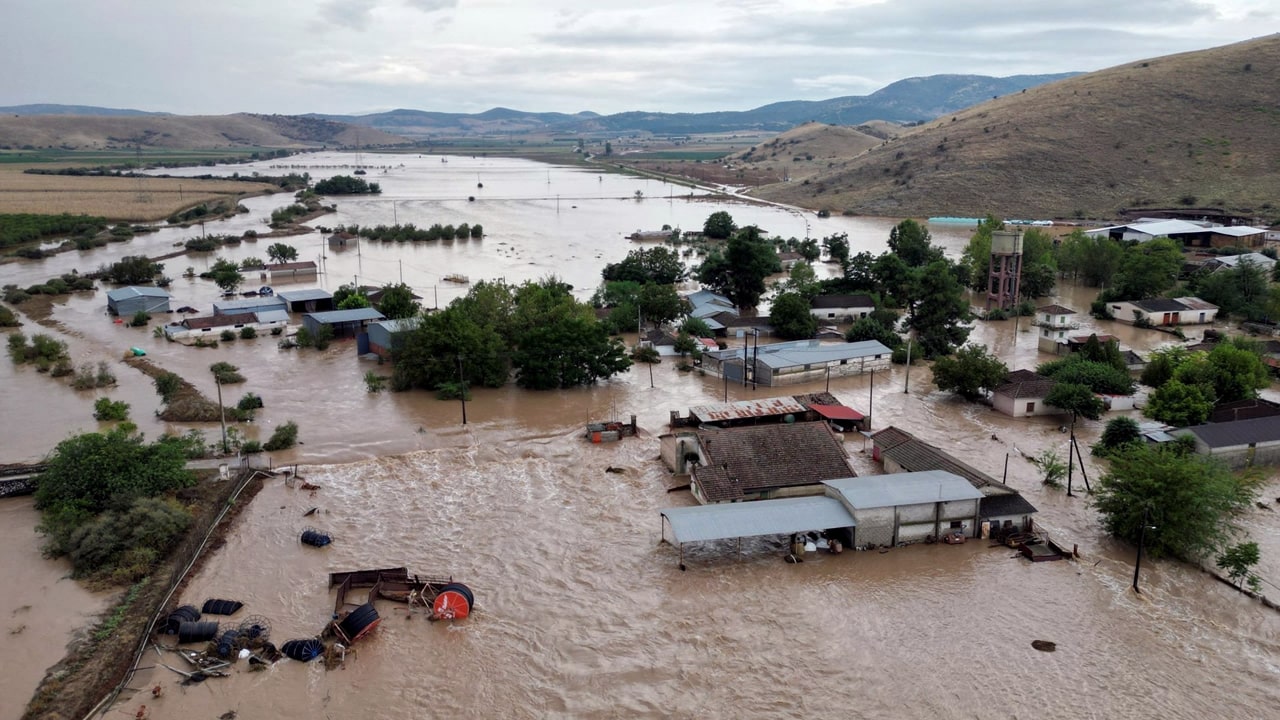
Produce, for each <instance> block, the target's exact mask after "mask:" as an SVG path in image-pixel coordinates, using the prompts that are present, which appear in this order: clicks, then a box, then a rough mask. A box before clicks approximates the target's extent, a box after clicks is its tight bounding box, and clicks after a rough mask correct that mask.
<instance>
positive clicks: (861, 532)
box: [853, 507, 894, 546]
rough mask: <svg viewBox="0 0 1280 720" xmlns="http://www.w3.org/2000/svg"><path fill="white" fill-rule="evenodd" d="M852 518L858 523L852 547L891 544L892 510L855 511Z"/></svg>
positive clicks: (889, 508)
mask: <svg viewBox="0 0 1280 720" xmlns="http://www.w3.org/2000/svg"><path fill="white" fill-rule="evenodd" d="M853 517H854V520H856V521H857V522H858V525H857V527H856V528H854V536H853V542H854V545H858V546H863V545H870V544H875V545H892V544H893V529H894V527H893V526H894V508H891V507H888V508H871V509H869V510H857V511H855V512H854V515H853Z"/></svg>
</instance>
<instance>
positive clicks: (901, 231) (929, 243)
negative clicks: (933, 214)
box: [889, 218, 942, 268]
mask: <svg viewBox="0 0 1280 720" xmlns="http://www.w3.org/2000/svg"><path fill="white" fill-rule="evenodd" d="M889 252H890V253H892V254H894V255H896V256H898V257H899V258H901V259H902V261H903V262H905V263H906V264H907V267H913V268H918V267H924V266H926V265H929V264H931V263H934V262H937V261H938V260H941V259H942V248H939V247H936V246H935V245H933V237H932V236H931V235H929V231H928V230H926V229H925V227H924V226H923V225H921V224H920V223H918V222H916V221H915V220H912V219H910V218H908V219H906V220H903V221H902V222H900V223H898V224H897V225H895V226H894V227H893V229H892V230H890V231H889Z"/></svg>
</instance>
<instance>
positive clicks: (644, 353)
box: [631, 345, 662, 363]
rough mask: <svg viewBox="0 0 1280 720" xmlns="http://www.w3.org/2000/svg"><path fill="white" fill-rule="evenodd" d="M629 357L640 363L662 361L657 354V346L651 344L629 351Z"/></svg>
mask: <svg viewBox="0 0 1280 720" xmlns="http://www.w3.org/2000/svg"><path fill="white" fill-rule="evenodd" d="M631 359H632V360H635V361H636V362H642V363H658V362H662V357H661V356H660V355H659V354H658V348H656V347H653V346H652V345H643V346H641V347H637V348H636V349H635V351H634V352H632V353H631Z"/></svg>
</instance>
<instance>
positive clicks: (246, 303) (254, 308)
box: [213, 295, 288, 315]
mask: <svg viewBox="0 0 1280 720" xmlns="http://www.w3.org/2000/svg"><path fill="white" fill-rule="evenodd" d="M286 309H288V308H286V307H285V303H284V300H282V299H281V298H280V296H279V295H265V296H257V297H247V298H244V299H242V300H218V301H216V302H214V303H213V314H214V315H240V314H243V313H256V312H263V311H266V310H286Z"/></svg>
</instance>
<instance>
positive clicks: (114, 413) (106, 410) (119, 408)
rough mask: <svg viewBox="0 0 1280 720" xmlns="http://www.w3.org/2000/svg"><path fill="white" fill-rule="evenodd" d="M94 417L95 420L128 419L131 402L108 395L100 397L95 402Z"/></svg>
mask: <svg viewBox="0 0 1280 720" xmlns="http://www.w3.org/2000/svg"><path fill="white" fill-rule="evenodd" d="M93 417H94V419H95V420H100V421H104V422H105V421H109V420H128V419H129V403H127V402H116V401H114V400H112V399H111V398H108V397H100V398H98V399H97V400H95V401H94V403H93Z"/></svg>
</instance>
